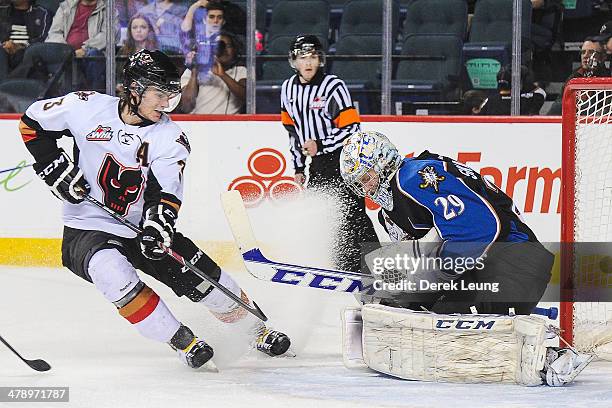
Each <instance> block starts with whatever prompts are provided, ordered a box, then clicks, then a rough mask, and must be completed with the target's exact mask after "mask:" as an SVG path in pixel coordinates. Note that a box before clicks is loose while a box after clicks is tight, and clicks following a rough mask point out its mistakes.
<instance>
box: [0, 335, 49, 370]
mask: <svg viewBox="0 0 612 408" xmlns="http://www.w3.org/2000/svg"><path fill="white" fill-rule="evenodd" d="M0 341H1V342H2V343H3V344H4V345H5V346H6V347H8V348H9V350H11V351H12V352H13V353H15V355H16V356H17V357H19V358H20V359H21V361H23V362H24V363H26V364H27V365H29V366H30V368H31V369H32V370H36V371H49V370H50V369H51V366H50V365H49V363H47V362H46V361H45V360H27V359H25V358H23V357H22V356H21V354H19V353H18V352H17V350H15V349H14V348H13V347H11V345H10V344H8V343H7V341H6V340H4V339H3V338H2V336H0Z"/></svg>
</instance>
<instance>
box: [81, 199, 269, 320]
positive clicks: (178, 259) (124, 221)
mask: <svg viewBox="0 0 612 408" xmlns="http://www.w3.org/2000/svg"><path fill="white" fill-rule="evenodd" d="M83 198H84V199H85V200H87V201H89V202H90V203H92V204H94V205H95V206H97V207H99V208H101V209H102V210H104V211H106V212H107V213H108V214H109V215H110V216H111V217H113V218H114V219H116V220H117V221H119V222H120V223H122V224H123V225H125V226H126V227H128V228H129V229H131V230H132V231H134V232H135V233H137V234H140V233H142V230H141V229H140V228H138V227H137V226H136V225H134V224H132V223H131V222H130V221H128V220H127V219H125V218H124V217H122V216H121V215H119V214H117V213H116V212H114V211H113V210H111V209H110V208H108V207H107V206H105V205H104V204H102V203H101V202H99V201H98V200H96V199H95V198H93V197H92V196H90V195H87V194H86V195H84V196H83ZM157 245H158V246H159V247H160V248H161V249H163V250H164V252H165V253H166V254H168V255H169V256H170V257H171V258H172V259H174V260H175V261H176V262H177V263H178V264H179V265H182V266H185V267H187V268H188V269H190V270H191V271H192V272H193V273H195V274H196V275H198V276H199V277H200V278H202V279H205V280H207V281H208V282H209V283H210V284H211V285H213V286H214V287H215V288H217V289H219V290H220V291H221V292H223V293H224V294H225V295H226V296H227V297H229V298H230V299H232V300H233V301H234V302H236V303H237V304H239V305H240V307H242V308H244V309H245V310H246V311H248V312H249V313H251V314H252V315H253V316H255V317H257V318H258V319H260V320H261V321H264V322H265V321H267V320H268V318H267V317H266V315H265V314H264V313H263V312H262V311H261V309H260V308H259V306H257V304H256V303H255V302H253V307H251V306H250V305H248V304H247V303H246V302H245V301H244V300H242V299H240V298H239V297H238V296H236V295H234V294H233V293H232V292H230V290H229V289H227V288H226V287H225V286H223V285H221V284H220V283H219V282H217V281H216V280H214V279H213V278H211V277H210V276H208V275H206V274H205V273H204V272H202V271H201V270H200V269H199V268H198V267H196V266H195V265H194V264H192V263H191V262H189V261H188V260H186V259H185V258H183V257H182V256H181V255H179V254H177V253H176V252H174V251H173V250H172V249H171V248H168V247H166V246H164V245H163V244H162V243H161V242H158V243H157Z"/></svg>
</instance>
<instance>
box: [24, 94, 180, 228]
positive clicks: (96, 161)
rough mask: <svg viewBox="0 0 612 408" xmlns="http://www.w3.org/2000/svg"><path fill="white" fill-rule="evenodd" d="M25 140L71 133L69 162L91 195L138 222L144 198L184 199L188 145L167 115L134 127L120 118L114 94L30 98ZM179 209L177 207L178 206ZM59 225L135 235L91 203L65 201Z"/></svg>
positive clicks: (117, 101)
mask: <svg viewBox="0 0 612 408" xmlns="http://www.w3.org/2000/svg"><path fill="white" fill-rule="evenodd" d="M20 126H21V127H22V128H24V127H25V128H26V131H25V132H24V130H23V129H22V134H23V135H24V140H25V138H26V136H25V135H26V134H28V133H29V134H30V135H32V136H29V137H33V138H37V137H51V138H57V137H58V136H59V135H60V134H63V135H66V136H72V137H73V138H74V143H75V148H76V149H75V152H74V156H75V157H74V160H75V162H76V163H77V164H78V166H79V167H80V168H81V170H82V171H83V175H84V177H85V179H86V180H87V182H88V183H89V185H90V186H91V193H90V195H91V196H92V197H94V198H95V199H97V200H98V201H100V202H102V203H104V204H105V205H106V206H107V207H109V208H111V209H113V210H114V211H115V212H116V213H118V214H120V215H122V216H124V217H125V218H127V219H128V220H129V221H131V222H132V223H134V224H136V225H138V224H139V223H140V220H141V217H142V212H143V207H144V203H145V190H146V193H147V196H159V197H161V198H162V199H163V198H164V197H171V200H170V201H171V202H172V204H173V205H175V206H176V207H178V206H179V205H180V202H181V201H182V199H183V180H182V172H183V168H184V167H185V164H186V160H187V157H188V156H189V152H190V147H189V142H188V139H187V136H186V135H185V133H184V132H183V131H182V130H181V129H180V128H179V126H178V125H176V124H175V123H174V122H172V120H171V119H170V118H169V117H168V116H167V115H163V116H162V119H161V120H160V121H159V122H158V123H155V124H150V125H148V126H141V127H139V126H133V125H128V124H126V123H124V122H123V121H122V120H121V117H120V116H119V98H116V97H112V96H108V95H104V94H99V93H96V92H74V93H70V94H68V95H65V96H62V97H59V98H54V99H47V100H42V101H38V102H35V103H34V104H32V105H31V106H30V107H29V108H28V110H27V111H26V113H25V115H24V117H23V118H22V124H21V125H20ZM177 210H178V208H177ZM63 218H64V224H65V225H67V226H69V227H72V228H77V229H82V230H99V231H105V232H108V233H111V234H115V235H118V236H121V237H126V238H132V237H134V236H135V233H134V232H133V231H132V230H130V229H129V228H127V227H125V226H124V225H122V224H121V223H119V222H118V221H116V220H115V219H113V218H112V217H111V216H110V215H108V214H107V213H106V212H104V211H103V210H101V209H100V208H98V207H96V206H95V205H93V204H91V203H89V202H87V201H83V202H81V203H79V204H70V203H68V202H64V209H63Z"/></svg>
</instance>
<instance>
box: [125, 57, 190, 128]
mask: <svg viewBox="0 0 612 408" xmlns="http://www.w3.org/2000/svg"><path fill="white" fill-rule="evenodd" d="M180 81H181V78H180V75H179V73H178V70H177V69H176V66H175V65H174V63H173V62H172V61H171V60H170V58H168V56H167V55H166V54H164V53H163V52H161V51H149V50H146V49H144V50H141V51H138V52H136V53H135V54H134V55H132V56H131V57H130V58H129V59H128V61H127V62H126V63H125V66H124V67H123V87H124V89H125V91H126V93H127V101H126V102H127V104H128V106H129V107H130V110H131V111H132V113H134V114H136V115H138V106H139V105H140V100H141V99H142V95H143V94H144V92H145V91H146V90H147V88H149V87H153V88H155V90H157V91H159V92H161V93H162V94H164V95H165V96H167V97H168V107H167V108H165V109H163V112H172V111H173V110H174V109H175V108H176V107H177V106H178V104H179V102H180V100H181V82H180ZM130 91H135V92H136V93H137V94H138V98H136V97H134V95H132V94H131V92H130ZM138 116H140V115H138Z"/></svg>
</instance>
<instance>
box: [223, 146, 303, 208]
mask: <svg viewBox="0 0 612 408" xmlns="http://www.w3.org/2000/svg"><path fill="white" fill-rule="evenodd" d="M286 168H287V161H286V160H285V157H284V156H283V155H282V154H281V152H279V151H278V150H275V149H272V148H269V147H264V148H263V149H259V150H256V151H254V152H253V153H251V155H250V156H249V159H248V161H247V169H248V170H249V173H250V175H248V176H240V177H238V178H235V179H234V180H233V181H232V182H231V183H230V185H229V187H228V188H227V189H228V190H237V191H239V192H240V195H241V196H242V200H243V201H244V204H245V205H246V206H247V207H254V206H256V205H258V204H259V203H260V202H261V201H263V200H264V199H266V198H268V197H269V198H271V199H272V200H278V199H281V198H283V197H286V196H287V195H298V194H300V193H301V192H302V186H300V185H299V184H298V183H296V182H295V181H294V180H293V177H289V176H283V175H282V174H283V173H284V172H285V169H286Z"/></svg>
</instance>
